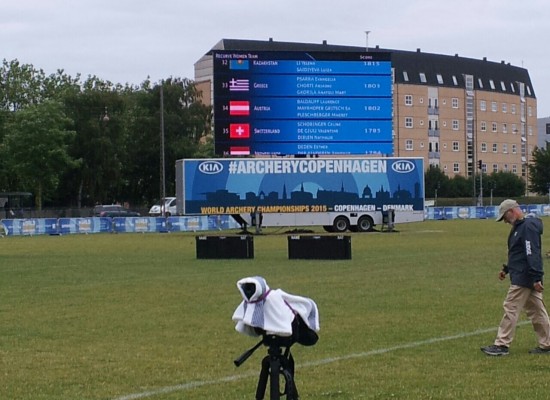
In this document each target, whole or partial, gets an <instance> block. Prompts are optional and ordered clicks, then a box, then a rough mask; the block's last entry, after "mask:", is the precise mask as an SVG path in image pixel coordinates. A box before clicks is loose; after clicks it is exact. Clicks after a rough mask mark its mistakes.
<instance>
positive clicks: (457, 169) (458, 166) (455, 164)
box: [453, 162, 460, 174]
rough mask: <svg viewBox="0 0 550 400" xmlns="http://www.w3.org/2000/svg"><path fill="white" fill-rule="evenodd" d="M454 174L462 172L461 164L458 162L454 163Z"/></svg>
mask: <svg viewBox="0 0 550 400" xmlns="http://www.w3.org/2000/svg"><path fill="white" fill-rule="evenodd" d="M453 172H454V173H455V174H458V173H459V172H460V164H459V163H457V162H455V163H453Z"/></svg>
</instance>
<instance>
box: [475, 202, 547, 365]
mask: <svg viewBox="0 0 550 400" xmlns="http://www.w3.org/2000/svg"><path fill="white" fill-rule="evenodd" d="M498 221H504V222H506V223H509V224H510V225H512V229H511V231H510V235H509V236H508V264H505V265H503V268H502V271H500V273H499V279H500V280H504V278H505V277H506V274H510V288H509V289H508V294H507V295H506V298H505V299H504V304H503V307H504V316H503V317H502V320H501V321H500V325H499V327H498V333H497V337H496V339H495V342H494V344H493V345H491V346H486V347H482V348H481V351H483V352H484V353H485V354H487V355H490V356H504V355H507V354H508V348H509V347H510V344H511V343H512V340H513V339H514V333H515V330H516V324H517V322H518V318H519V314H520V312H521V311H522V310H525V312H526V314H527V317H528V318H529V320H530V321H531V323H532V324H533V328H534V330H535V334H536V337H537V341H538V347H536V348H534V349H533V350H530V351H529V353H532V354H550V321H549V319H548V313H547V311H546V307H545V305H544V301H543V299H542V292H543V290H544V286H543V281H542V276H543V274H544V272H543V269H542V255H541V235H542V231H543V226H542V221H541V220H540V218H537V217H536V216H534V215H532V214H528V215H524V213H523V211H522V210H521V208H520V207H519V205H518V203H517V202H516V201H515V200H510V199H508V200H504V201H503V202H502V203H501V204H500V207H499V213H498V217H497V222H498Z"/></svg>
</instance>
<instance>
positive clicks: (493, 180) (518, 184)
mask: <svg viewBox="0 0 550 400" xmlns="http://www.w3.org/2000/svg"><path fill="white" fill-rule="evenodd" d="M483 184H484V186H485V188H486V190H490V189H491V187H492V188H493V195H494V196H497V197H512V198H513V197H521V196H523V195H524V194H525V181H524V180H523V179H522V178H520V177H519V176H517V175H516V174H514V173H513V172H509V171H499V172H493V173H492V174H490V175H489V176H488V177H487V179H484V181H483Z"/></svg>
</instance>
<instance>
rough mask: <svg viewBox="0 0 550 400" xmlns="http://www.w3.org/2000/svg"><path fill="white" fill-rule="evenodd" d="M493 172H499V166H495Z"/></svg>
mask: <svg viewBox="0 0 550 400" xmlns="http://www.w3.org/2000/svg"><path fill="white" fill-rule="evenodd" d="M493 172H498V164H493Z"/></svg>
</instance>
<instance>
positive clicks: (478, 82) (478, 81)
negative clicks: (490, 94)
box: [477, 78, 483, 89]
mask: <svg viewBox="0 0 550 400" xmlns="http://www.w3.org/2000/svg"><path fill="white" fill-rule="evenodd" d="M477 84H478V85H479V88H480V89H483V81H482V80H481V78H477Z"/></svg>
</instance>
